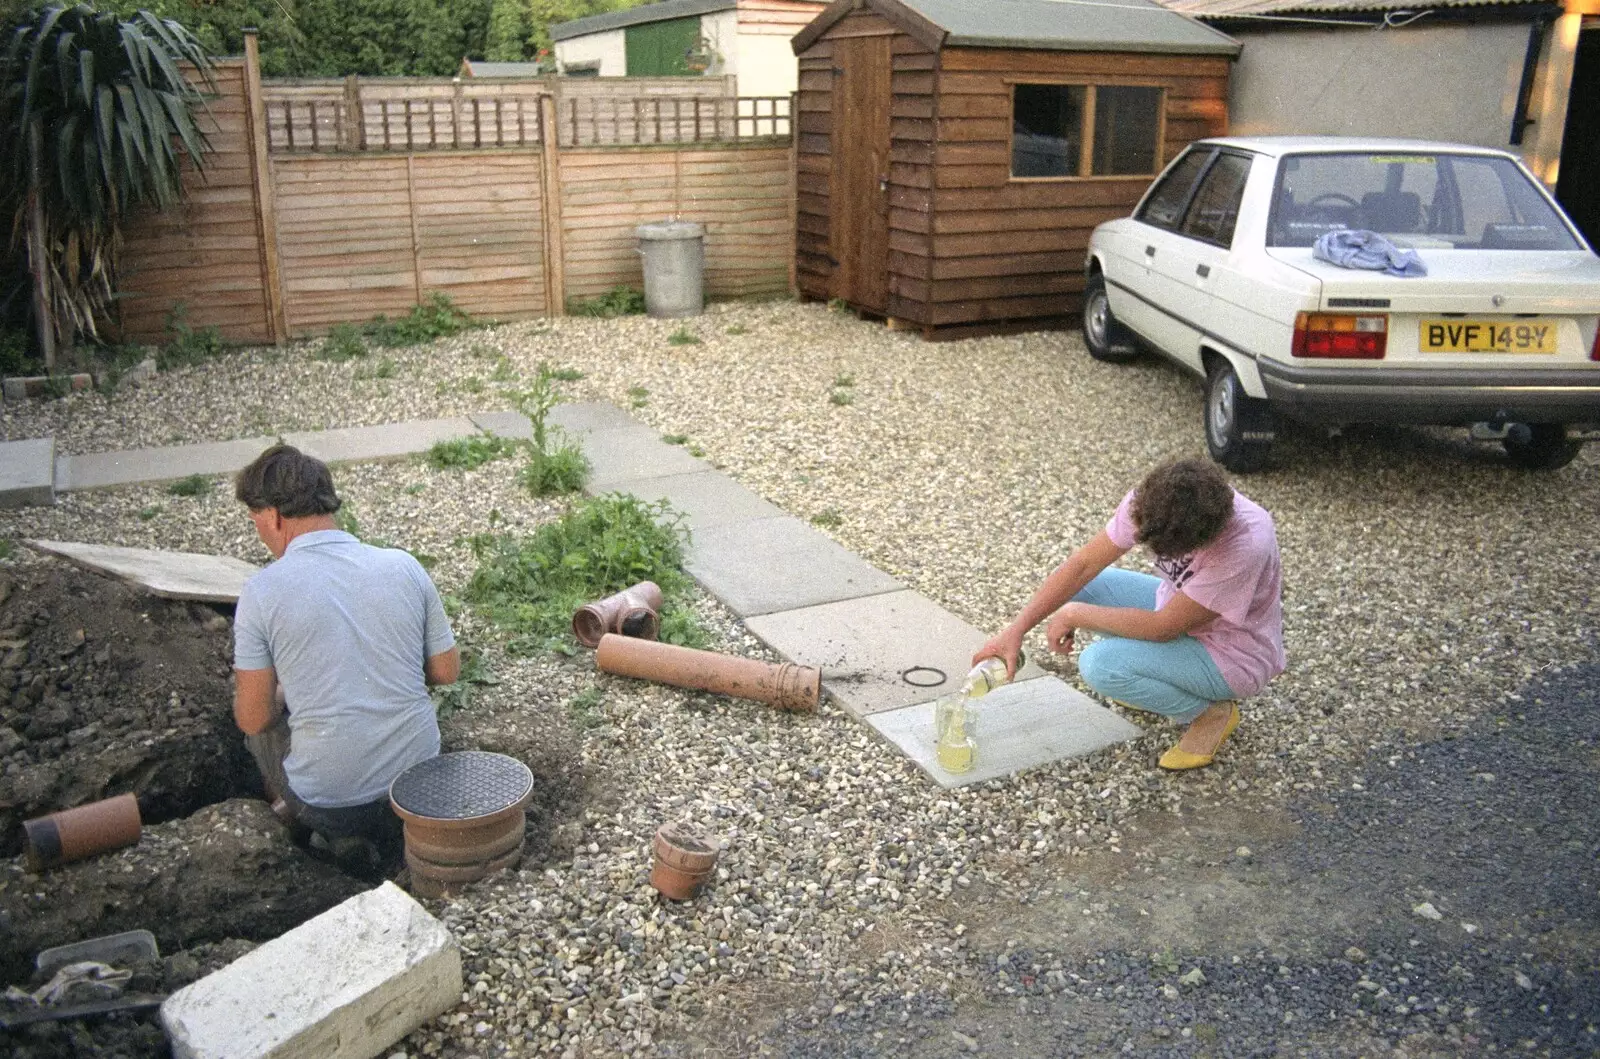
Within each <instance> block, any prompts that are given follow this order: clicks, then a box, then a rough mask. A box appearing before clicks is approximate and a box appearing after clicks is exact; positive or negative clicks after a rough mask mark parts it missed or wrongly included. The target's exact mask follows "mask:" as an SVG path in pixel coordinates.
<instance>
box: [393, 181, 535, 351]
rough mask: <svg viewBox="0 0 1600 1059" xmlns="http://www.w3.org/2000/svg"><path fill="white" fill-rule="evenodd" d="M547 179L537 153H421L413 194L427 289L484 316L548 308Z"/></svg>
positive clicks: (516, 314)
mask: <svg viewBox="0 0 1600 1059" xmlns="http://www.w3.org/2000/svg"><path fill="white" fill-rule="evenodd" d="M540 185H541V172H540V159H539V156H538V155H537V154H531V153H526V152H524V153H518V154H511V153H499V152H496V153H493V154H488V153H474V154H470V155H469V154H451V155H419V156H418V157H417V158H416V159H415V160H414V162H413V175H412V201H413V209H414V210H415V213H416V225H417V258H418V261H419V262H420V263H421V268H422V288H423V290H424V291H443V292H444V293H446V294H448V295H449V296H450V298H451V299H452V300H453V301H454V302H455V303H456V304H457V305H458V306H460V307H461V308H462V309H464V310H465V311H466V312H468V313H470V314H471V315H472V316H475V317H479V318H491V319H500V320H504V319H515V318H520V317H527V316H538V315H540V314H542V313H543V312H544V311H545V296H544V209H543V206H544V203H543V194H542V191H541V186H540Z"/></svg>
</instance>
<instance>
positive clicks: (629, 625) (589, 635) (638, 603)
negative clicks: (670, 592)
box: [572, 581, 661, 647]
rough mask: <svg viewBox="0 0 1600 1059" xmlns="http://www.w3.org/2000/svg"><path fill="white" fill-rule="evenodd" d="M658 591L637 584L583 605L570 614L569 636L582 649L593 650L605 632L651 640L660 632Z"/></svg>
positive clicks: (651, 584)
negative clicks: (570, 633) (570, 630)
mask: <svg viewBox="0 0 1600 1059" xmlns="http://www.w3.org/2000/svg"><path fill="white" fill-rule="evenodd" d="M660 614H661V588H660V586H658V585H657V584H656V583H655V582H654V581H640V582H639V583H638V584H637V585H632V586H630V587H628V588H625V589H623V590H622V591H621V592H618V593H616V594H615V595H611V596H607V597H606V598H605V599H601V600H596V601H595V602H593V603H585V604H584V605H583V606H581V607H579V608H578V609H577V610H576V611H574V612H573V614H572V635H574V636H576V637H577V638H578V642H579V643H581V644H583V646H585V647H596V646H598V645H599V643H600V637H602V636H604V635H605V634H606V633H608V632H616V633H621V634H622V635H624V636H637V637H639V638H640V639H642V640H654V639H655V638H656V634H657V633H658V632H660V630H661V618H660Z"/></svg>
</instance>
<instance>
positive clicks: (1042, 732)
mask: <svg viewBox="0 0 1600 1059" xmlns="http://www.w3.org/2000/svg"><path fill="white" fill-rule="evenodd" d="M934 705H935V704H934V703H931V702H926V703H922V704H921V705H917V706H908V707H906V708H905V709H903V710H891V711H889V712H887V713H875V714H873V715H872V716H870V717H868V718H867V719H866V721H867V724H869V725H871V726H872V727H873V728H874V729H876V730H877V732H878V734H880V735H882V736H883V737H884V738H885V739H887V740H889V742H891V743H893V744H894V745H895V746H897V747H899V748H900V750H901V751H902V752H903V753H904V754H905V755H906V756H907V757H909V758H910V759H911V760H912V761H915V762H916V763H917V765H918V766H919V767H921V769H922V770H923V771H924V772H926V773H927V774H928V775H929V776H931V777H932V778H933V780H934V781H935V782H936V783H938V784H939V786H941V787H965V786H967V785H968V784H972V783H982V782H983V781H985V780H992V779H998V778H999V777H1001V776H1009V775H1011V774H1012V773H1014V772H1020V771H1022V770H1023V769H1030V768H1038V767H1039V766H1041V765H1048V764H1050V763H1051V762H1052V761H1061V760H1064V759H1066V758H1079V757H1085V756H1087V755H1089V754H1092V753H1094V752H1095V751H1097V750H1103V749H1105V748H1106V747H1108V746H1111V745H1113V744H1115V743H1121V742H1125V741H1126V740H1129V739H1134V738H1136V737H1138V735H1139V734H1140V730H1139V728H1138V727H1137V726H1136V725H1133V724H1130V723H1129V722H1127V721H1125V720H1123V719H1122V718H1121V717H1119V716H1117V715H1116V714H1115V713H1113V712H1112V711H1110V710H1108V709H1106V708H1105V707H1104V706H1101V705H1100V704H1098V703H1096V702H1095V701H1094V700H1093V699H1091V698H1089V697H1088V696H1087V695H1085V694H1083V693H1082V692H1080V691H1076V690H1074V689H1073V688H1070V687H1068V686H1067V685H1066V684H1065V683H1064V682H1063V681H1061V680H1059V679H1057V678H1056V677H1052V676H1046V677H1041V678H1040V679H1038V680H1024V681H1022V682H1021V683H1018V684H1007V685H1005V686H1003V687H998V688H995V689H994V690H993V691H991V692H989V694H987V695H985V696H984V697H983V698H981V699H979V700H978V701H977V703H975V704H974V707H973V714H972V715H973V716H974V717H976V718H977V728H976V733H977V741H978V753H977V757H976V759H975V760H974V762H973V766H972V770H971V771H970V772H963V773H960V774H956V773H951V772H946V771H945V770H944V769H942V768H940V767H939V762H938V760H937V759H936V758H935V756H934V739H933V710H934Z"/></svg>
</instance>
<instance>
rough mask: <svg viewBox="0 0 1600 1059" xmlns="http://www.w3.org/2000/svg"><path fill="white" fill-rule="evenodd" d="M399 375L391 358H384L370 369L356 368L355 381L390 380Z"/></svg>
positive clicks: (397, 368) (397, 367)
mask: <svg viewBox="0 0 1600 1059" xmlns="http://www.w3.org/2000/svg"><path fill="white" fill-rule="evenodd" d="M398 374H400V368H399V366H398V365H397V364H395V362H394V358H392V357H384V358H383V359H382V360H380V361H378V363H376V364H374V365H373V366H372V367H370V368H357V369H356V371H355V377H356V378H357V379H392V378H394V377H395V376H396V375H398Z"/></svg>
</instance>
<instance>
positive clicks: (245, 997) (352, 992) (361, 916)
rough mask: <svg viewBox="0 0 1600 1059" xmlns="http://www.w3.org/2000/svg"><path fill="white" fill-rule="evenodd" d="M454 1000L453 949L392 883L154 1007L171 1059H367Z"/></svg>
mask: <svg viewBox="0 0 1600 1059" xmlns="http://www.w3.org/2000/svg"><path fill="white" fill-rule="evenodd" d="M460 1001H461V950H460V948H459V947H458V946H457V945H456V941H455V939H454V938H453V937H451V936H450V931H449V930H447V929H446V928H445V925H444V924H443V923H441V922H439V921H438V920H437V919H435V918H434V917H433V916H430V915H429V914H428V912H427V910H426V909H424V908H423V907H422V906H421V905H419V904H418V903H417V902H416V901H415V900H413V899H412V898H411V897H410V896H408V895H407V894H406V893H405V892H404V891H403V890H401V889H400V888H399V887H398V886H396V885H395V884H394V883H388V882H386V883H384V884H383V885H382V886H380V887H378V888H377V889H375V890H368V891H367V892H366V893H363V894H357V895H356V896H355V897H352V898H350V899H349V900H348V901H345V902H344V903H342V904H339V905H335V906H334V907H333V908H330V909H329V910H328V911H326V912H324V913H322V915H320V916H317V917H316V918H314V919H310V920H307V921H306V922H305V923H302V924H301V925H300V926H298V927H295V928H294V929H293V930H291V931H289V932H288V933H287V934H284V935H282V936H280V937H277V938H274V939H272V940H271V941H269V942H267V943H265V944H264V945H261V946H260V947H259V948H256V949H255V950H253V951H252V952H249V953H247V954H245V955H244V956H241V957H240V958H239V959H237V960H235V961H234V962H233V963H230V964H228V966H226V967H224V968H222V970H220V971H217V972H216V973H215V974H210V975H207V976H206V977H204V978H202V979H200V980H199V981H198V982H195V983H194V984H193V985H190V986H186V987H185V988H183V989H180V990H178V991H177V992H176V993H174V994H172V995H171V996H170V997H168V998H167V999H166V1002H165V1003H163V1004H162V1005H161V1026H162V1028H163V1029H164V1030H166V1031H167V1036H168V1037H169V1038H170V1039H171V1041H172V1054H173V1057H174V1059H311V1057H313V1056H314V1057H317V1059H371V1057H373V1056H379V1055H383V1054H385V1050H386V1049H388V1048H389V1046H390V1045H393V1044H394V1043H395V1042H396V1041H399V1040H400V1039H401V1038H403V1037H404V1036H405V1035H406V1034H408V1033H410V1032H411V1031H412V1030H414V1029H416V1028H417V1027H418V1026H421V1025H422V1024H423V1023H425V1022H427V1021H428V1020H429V1019H431V1018H433V1017H435V1016H436V1015H440V1014H443V1013H444V1012H446V1011H448V1010H450V1009H451V1008H453V1007H455V1006H456V1004H458V1003H459V1002H460Z"/></svg>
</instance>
